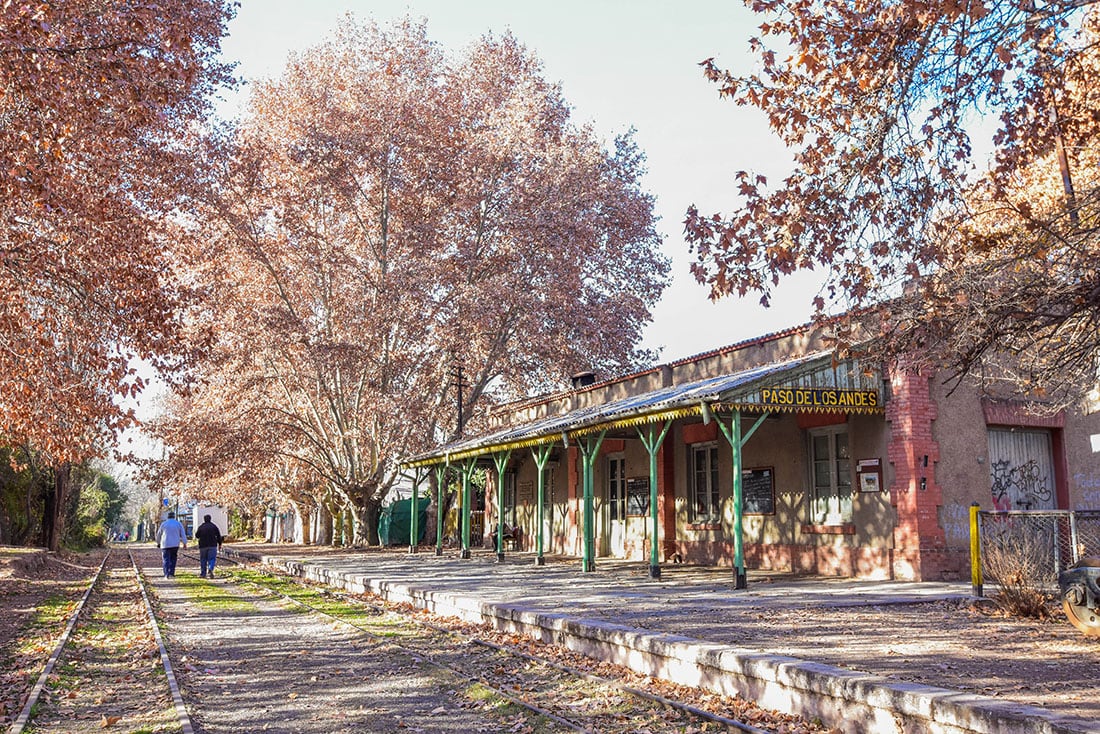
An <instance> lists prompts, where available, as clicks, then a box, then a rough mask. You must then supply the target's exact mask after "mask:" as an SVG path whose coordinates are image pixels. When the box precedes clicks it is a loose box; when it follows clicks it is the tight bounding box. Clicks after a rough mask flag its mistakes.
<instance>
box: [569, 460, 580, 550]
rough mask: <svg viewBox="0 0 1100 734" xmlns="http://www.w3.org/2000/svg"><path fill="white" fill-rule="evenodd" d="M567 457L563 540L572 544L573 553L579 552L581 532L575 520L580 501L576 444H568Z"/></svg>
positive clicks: (578, 513) (578, 511) (578, 461)
mask: <svg viewBox="0 0 1100 734" xmlns="http://www.w3.org/2000/svg"><path fill="white" fill-rule="evenodd" d="M566 457H567V459H568V466H567V468H566V474H565V476H566V493H565V503H566V506H567V507H568V508H569V511H568V513H567V514H566V516H565V542H566V545H567V546H572V548H573V554H574V555H578V556H579V555H580V554H581V534H580V524H579V523H578V522H577V518H578V517H580V502H581V493H582V489H581V474H580V468H579V464H580V451H578V450H577V447H576V446H570V447H569V450H568V451H567V452H566Z"/></svg>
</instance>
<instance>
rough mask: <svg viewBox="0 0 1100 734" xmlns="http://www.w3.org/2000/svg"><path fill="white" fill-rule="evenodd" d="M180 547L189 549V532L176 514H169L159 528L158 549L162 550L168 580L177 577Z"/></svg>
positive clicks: (162, 559)
mask: <svg viewBox="0 0 1100 734" xmlns="http://www.w3.org/2000/svg"><path fill="white" fill-rule="evenodd" d="M180 546H183V547H184V548H186V547H187V532H186V531H185V530H184V529H183V524H182V523H180V521H179V520H177V519H176V513H174V512H169V513H168V519H167V520H165V521H164V522H162V523H161V524H160V527H159V528H157V547H158V548H160V557H161V563H162V564H163V566H164V578H166V579H168V578H172V577H173V576H175V575H176V559H177V558H178V557H179V552H180Z"/></svg>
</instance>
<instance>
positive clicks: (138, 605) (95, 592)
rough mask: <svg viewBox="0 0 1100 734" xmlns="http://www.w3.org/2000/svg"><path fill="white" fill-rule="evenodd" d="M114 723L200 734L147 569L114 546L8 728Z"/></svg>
mask: <svg viewBox="0 0 1100 734" xmlns="http://www.w3.org/2000/svg"><path fill="white" fill-rule="evenodd" d="M108 728H116V729H122V730H125V731H150V732H151V731H157V732H183V734H192V731H193V729H192V727H191V723H190V720H189V718H188V715H187V711H186V708H185V707H184V705H183V701H182V699H181V698H180V695H179V691H178V687H177V686H176V683H175V678H174V675H173V673H172V669H171V663H170V661H169V659H168V656H167V654H166V651H165V649H164V645H163V643H162V640H161V638H160V632H159V629H158V628H157V626H156V623H155V619H154V616H153V612H152V608H151V606H150V604H149V597H148V595H147V593H146V590H145V586H144V582H143V579H142V578H141V574H140V573H139V572H138V569H137V566H136V565H135V563H134V560H133V558H132V556H131V555H130V554H129V552H123V551H121V550H119V549H110V550H108V552H107V554H106V556H105V557H104V559H103V563H102V564H100V566H99V569H98V570H97V572H96V573H95V575H94V577H93V578H92V580H91V582H90V583H89V585H88V588H87V590H86V591H85V593H84V595H83V597H82V598H81V600H80V601H79V602H78V604H77V607H76V609H75V610H74V611H73V613H72V614H71V615H70V617H69V620H68V623H67V625H66V627H65V630H64V632H63V633H62V635H61V637H60V639H58V640H57V642H56V644H55V645H54V648H53V651H52V652H51V654H50V656H49V658H48V659H47V660H46V662H45V664H44V666H43V669H42V671H41V673H40V674H39V676H38V679H37V682H36V683H35V685H34V687H33V688H32V689H31V692H30V695H29V697H28V699H27V701H26V704H25V705H24V706H23V709H22V710H21V712H20V713H19V715H18V716H17V717H16V719H15V721H14V722H13V724H12V725H11V727H10V728H9V730H8V731H9V734H22V732H35V733H36V734H38V733H46V732H66V734H79V733H80V732H93V731H102V730H104V729H108Z"/></svg>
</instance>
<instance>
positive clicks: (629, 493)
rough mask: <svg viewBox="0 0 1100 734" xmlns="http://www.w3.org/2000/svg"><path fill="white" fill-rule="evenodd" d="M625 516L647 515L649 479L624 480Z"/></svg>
mask: <svg viewBox="0 0 1100 734" xmlns="http://www.w3.org/2000/svg"><path fill="white" fill-rule="evenodd" d="M626 514H627V515H648V514H649V478H648V477H636V478H634V479H627V480H626Z"/></svg>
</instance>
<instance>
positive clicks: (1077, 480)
mask: <svg viewBox="0 0 1100 734" xmlns="http://www.w3.org/2000/svg"><path fill="white" fill-rule="evenodd" d="M1073 486H1074V488H1076V489H1077V493H1078V496H1079V497H1080V500H1079V501H1078V502H1077V503H1076V504H1075V505H1074V509H1076V510H1100V475H1097V474H1074V475H1073Z"/></svg>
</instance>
